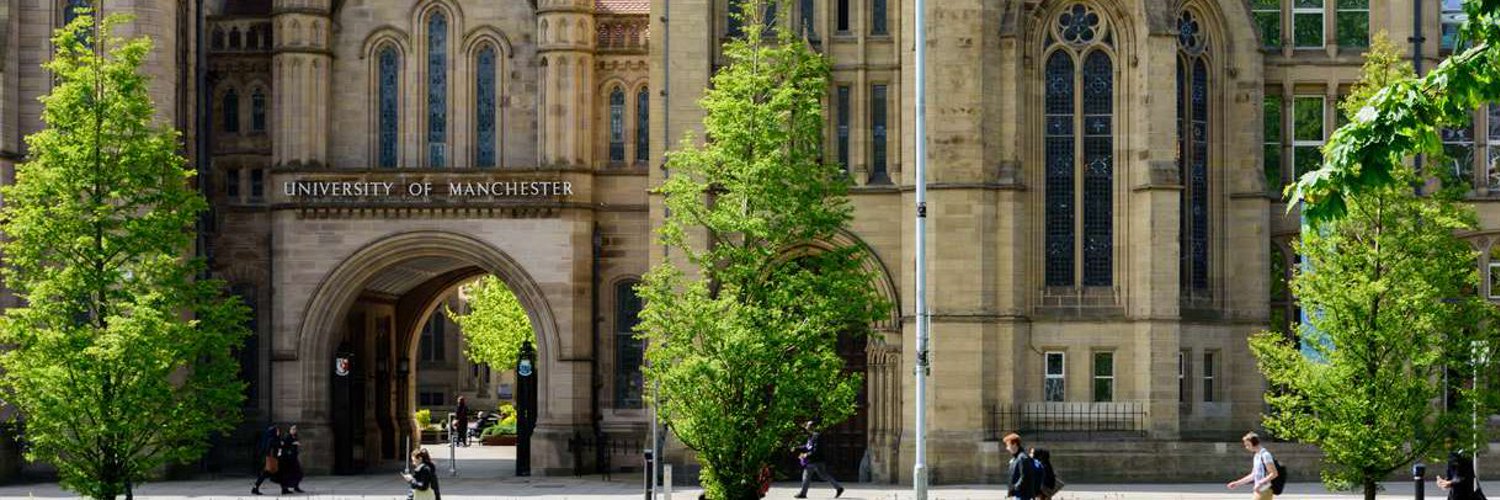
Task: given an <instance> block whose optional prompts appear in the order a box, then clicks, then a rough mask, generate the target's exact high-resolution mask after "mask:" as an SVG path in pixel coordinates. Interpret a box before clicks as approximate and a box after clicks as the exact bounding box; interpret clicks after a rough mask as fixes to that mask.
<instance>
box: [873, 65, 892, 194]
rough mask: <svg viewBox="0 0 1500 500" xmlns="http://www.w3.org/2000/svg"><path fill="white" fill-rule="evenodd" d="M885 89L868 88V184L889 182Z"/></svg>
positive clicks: (878, 86)
mask: <svg viewBox="0 0 1500 500" xmlns="http://www.w3.org/2000/svg"><path fill="white" fill-rule="evenodd" d="M885 89H886V87H885V85H875V86H873V87H871V88H870V184H888V183H890V182H891V177H890V175H889V174H887V173H886V141H885V139H886V127H885V125H886V124H885V118H886V117H885V108H886V91H885Z"/></svg>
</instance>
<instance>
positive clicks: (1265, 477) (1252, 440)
mask: <svg viewBox="0 0 1500 500" xmlns="http://www.w3.org/2000/svg"><path fill="white" fill-rule="evenodd" d="M1240 444H1243V445H1244V446H1245V451H1248V452H1250V455H1251V456H1252V457H1254V458H1252V459H1251V461H1250V474H1248V475H1246V476H1245V477H1242V478H1239V479H1236V480H1234V481H1230V482H1229V484H1228V485H1227V486H1229V489H1231V490H1232V489H1235V488H1237V487H1239V486H1240V485H1242V484H1249V485H1250V494H1251V495H1253V496H1252V498H1253V499H1254V500H1272V499H1273V498H1275V496H1276V495H1275V494H1274V493H1272V492H1271V481H1272V480H1274V479H1276V458H1275V457H1272V456H1271V451H1270V450H1267V449H1265V447H1262V446H1261V445H1260V436H1259V435H1256V434H1255V433H1254V432H1250V433H1247V434H1245V437H1242V438H1240Z"/></svg>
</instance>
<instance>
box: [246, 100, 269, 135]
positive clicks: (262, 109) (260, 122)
mask: <svg viewBox="0 0 1500 500" xmlns="http://www.w3.org/2000/svg"><path fill="white" fill-rule="evenodd" d="M250 130H251V131H255V132H264V131H265V130H266V93H265V92H262V91H261V90H260V89H255V93H254V94H251V95H250Z"/></svg>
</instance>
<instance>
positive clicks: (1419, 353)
mask: <svg viewBox="0 0 1500 500" xmlns="http://www.w3.org/2000/svg"><path fill="white" fill-rule="evenodd" d="M1409 78H1411V69H1410V67H1409V66H1408V65H1407V64H1406V62H1405V61H1404V60H1403V58H1402V57H1401V56H1400V53H1399V52H1398V51H1397V50H1396V49H1395V47H1394V46H1393V45H1392V44H1391V43H1390V42H1389V41H1388V40H1386V39H1385V37H1384V36H1383V35H1377V36H1376V38H1375V40H1374V43H1373V44H1372V45H1371V49H1370V52H1369V53H1368V54H1367V60H1366V63H1365V68H1364V79H1363V80H1362V81H1361V83H1360V84H1359V85H1357V86H1356V87H1355V88H1354V91H1353V93H1352V94H1351V97H1350V99H1349V100H1348V101H1346V102H1345V103H1344V109H1345V110H1359V109H1361V108H1362V107H1363V105H1362V102H1361V101H1362V100H1365V99H1370V98H1372V96H1376V95H1379V93H1380V89H1383V88H1385V87H1386V86H1388V85H1390V84H1391V83H1392V82H1397V81H1402V80H1403V79H1409ZM1392 176H1393V178H1394V179H1396V180H1397V181H1399V182H1395V183H1392V184H1388V185H1385V186H1382V187H1379V188H1374V189H1369V190H1364V191H1360V192H1358V193H1357V194H1351V195H1350V196H1348V198H1347V202H1348V204H1347V211H1346V212H1345V215H1344V216H1343V217H1342V218H1339V219H1335V220H1331V221H1327V222H1325V223H1324V224H1322V225H1321V226H1319V229H1318V230H1316V231H1309V232H1308V233H1307V234H1305V235H1304V240H1303V242H1302V244H1300V245H1298V246H1297V250H1298V252H1299V253H1301V254H1302V258H1303V259H1304V261H1305V262H1307V263H1308V264H1309V267H1311V268H1312V270H1313V271H1312V272H1308V273H1297V274H1296V276H1295V277H1294V279H1293V280H1292V289H1293V290H1294V291H1295V295H1296V296H1297V297H1298V298H1299V299H1300V300H1301V302H1302V307H1303V308H1304V309H1306V310H1307V311H1309V322H1310V323H1311V325H1302V326H1300V327H1299V333H1300V335H1301V339H1302V344H1303V345H1304V346H1306V347H1305V348H1306V349H1310V350H1312V351H1313V355H1312V356H1308V355H1307V353H1305V352H1304V351H1303V350H1302V348H1301V346H1298V345H1297V344H1296V343H1294V342H1293V341H1292V340H1291V339H1288V338H1287V337H1286V336H1285V335H1283V334H1282V333H1275V332H1265V333H1261V334H1258V335H1256V336H1254V337H1252V338H1251V340H1250V347H1251V350H1252V351H1253V352H1254V353H1255V356H1256V358H1257V359H1258V360H1259V361H1260V370H1261V372H1262V373H1264V374H1265V376H1266V378H1267V380H1268V382H1269V383H1270V384H1271V385H1272V386H1273V387H1276V388H1277V390H1274V391H1271V392H1268V393H1267V395H1266V401H1267V402H1268V403H1270V405H1271V407H1272V410H1273V412H1272V413H1271V414H1269V415H1267V416H1266V417H1265V424H1266V427H1267V428H1268V429H1269V430H1271V431H1272V432H1273V433H1275V434H1276V435H1278V436H1280V437H1283V438H1288V439H1292V440H1297V441H1302V442H1306V443H1310V444H1313V445H1317V446H1318V447H1320V448H1321V449H1322V451H1323V453H1324V462H1323V463H1324V464H1325V468H1324V469H1323V471H1322V476H1323V482H1324V483H1325V484H1326V485H1328V486H1329V487H1330V488H1334V489H1352V488H1355V487H1358V488H1361V489H1362V490H1363V491H1364V495H1365V498H1367V499H1372V498H1374V497H1375V494H1376V491H1377V488H1378V485H1377V481H1379V480H1381V479H1384V478H1385V477H1386V476H1388V475H1389V474H1390V473H1391V472H1392V471H1395V470H1397V469H1400V468H1403V467H1405V466H1406V465H1407V464H1409V463H1410V462H1411V461H1412V460H1414V459H1417V458H1422V457H1424V456H1427V455H1430V454H1432V453H1434V452H1440V451H1443V450H1441V448H1440V445H1442V444H1443V443H1444V441H1445V440H1447V439H1450V438H1459V439H1461V440H1466V439H1467V438H1468V437H1469V436H1473V434H1472V433H1471V432H1470V431H1472V426H1471V425H1470V424H1471V422H1472V420H1471V418H1470V415H1471V411H1473V410H1476V409H1477V410H1479V411H1480V412H1481V414H1489V412H1490V410H1491V409H1493V408H1494V407H1495V405H1494V403H1495V401H1494V398H1493V395H1492V394H1484V393H1481V392H1479V391H1475V390H1474V389H1473V388H1472V387H1469V388H1463V389H1460V390H1459V392H1460V393H1461V395H1462V396H1463V397H1461V398H1457V399H1456V400H1452V401H1448V398H1447V395H1446V394H1445V393H1446V391H1447V387H1446V386H1445V381H1447V380H1448V378H1446V377H1445V375H1446V376H1450V377H1454V378H1455V379H1464V378H1469V377H1472V376H1473V372H1472V367H1471V366H1470V356H1471V354H1472V352H1471V345H1472V344H1471V342H1472V341H1475V340H1483V339H1486V338H1488V337H1489V336H1491V335H1492V334H1491V333H1489V332H1488V330H1489V329H1488V328H1481V327H1479V326H1476V325H1482V324H1486V323H1487V322H1488V321H1489V320H1491V319H1492V318H1493V317H1494V310H1493V308H1492V307H1491V306H1490V305H1489V304H1487V303H1486V302H1485V301H1484V300H1483V299H1482V298H1480V297H1478V296H1477V295H1476V294H1475V293H1474V290H1475V289H1477V286H1478V280H1479V275H1478V271H1477V262H1476V259H1477V254H1476V253H1475V251H1474V249H1473V247H1472V246H1470V245H1469V244H1468V243H1467V242H1465V241H1463V240H1462V239H1460V238H1459V237H1458V236H1457V235H1456V232H1457V231H1465V230H1471V229H1473V228H1474V226H1475V220H1476V219H1475V216H1474V213H1473V209H1472V208H1471V207H1469V206H1468V205H1465V204H1463V203H1462V196H1463V193H1464V192H1465V191H1466V189H1464V188H1450V189H1446V190H1442V191H1439V192H1437V193H1434V194H1432V195H1431V196H1421V195H1419V194H1418V193H1417V192H1416V191H1415V190H1414V189H1412V187H1411V186H1412V185H1413V184H1414V183H1416V182H1417V181H1418V179H1419V177H1418V176H1417V175H1416V173H1415V172H1414V171H1412V169H1411V168H1410V167H1406V166H1401V167H1398V168H1397V169H1396V170H1394V171H1393V172H1392ZM1433 401H1447V404H1446V405H1445V404H1433ZM1445 406H1447V407H1445ZM1469 444H1470V446H1472V443H1469ZM1468 449H1470V450H1472V449H1474V448H1472V447H1470V448H1468Z"/></svg>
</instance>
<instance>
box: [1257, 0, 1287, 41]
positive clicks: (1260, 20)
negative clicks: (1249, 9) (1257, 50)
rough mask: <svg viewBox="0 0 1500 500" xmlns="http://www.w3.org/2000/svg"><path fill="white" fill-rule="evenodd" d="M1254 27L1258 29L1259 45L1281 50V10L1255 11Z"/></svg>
mask: <svg viewBox="0 0 1500 500" xmlns="http://www.w3.org/2000/svg"><path fill="white" fill-rule="evenodd" d="M1255 25H1256V26H1257V27H1258V28H1259V29H1260V43H1261V45H1262V46H1264V47H1267V48H1281V8H1280V7H1277V8H1276V10H1274V11H1256V12H1255Z"/></svg>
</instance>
